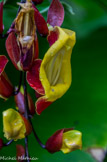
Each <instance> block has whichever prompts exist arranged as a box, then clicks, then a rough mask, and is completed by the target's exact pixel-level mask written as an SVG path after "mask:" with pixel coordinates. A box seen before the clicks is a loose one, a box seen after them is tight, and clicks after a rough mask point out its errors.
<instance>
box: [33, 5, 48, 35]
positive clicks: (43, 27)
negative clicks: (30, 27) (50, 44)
mask: <svg viewBox="0 0 107 162" xmlns="http://www.w3.org/2000/svg"><path fill="white" fill-rule="evenodd" d="M33 8H34V17H35V24H36V27H37V30H38V32H39V34H40V35H41V36H47V35H48V27H47V23H46V21H45V19H44V18H43V16H42V15H41V14H40V12H39V11H38V9H37V8H36V7H35V6H34V5H33Z"/></svg>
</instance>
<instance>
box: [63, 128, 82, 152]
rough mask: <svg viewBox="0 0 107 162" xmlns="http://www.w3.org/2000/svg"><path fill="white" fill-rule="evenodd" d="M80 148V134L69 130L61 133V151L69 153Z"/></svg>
mask: <svg viewBox="0 0 107 162" xmlns="http://www.w3.org/2000/svg"><path fill="white" fill-rule="evenodd" d="M81 148H82V133H81V132H79V131H77V130H71V131H68V132H64V133H63V142H62V147H61V149H60V150H61V151H62V152H63V153H65V154H66V153H69V152H72V151H74V150H77V149H81Z"/></svg>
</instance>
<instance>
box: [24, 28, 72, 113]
mask: <svg viewBox="0 0 107 162" xmlns="http://www.w3.org/2000/svg"><path fill="white" fill-rule="evenodd" d="M51 32H52V34H51ZM51 32H50V35H49V37H48V38H49V42H50V45H51V47H50V48H49V50H48V51H47V52H46V54H45V55H44V58H43V60H42V61H41V60H35V62H34V64H33V66H32V68H31V70H30V71H28V72H27V81H28V83H29V85H30V86H31V87H32V88H33V89H34V90H35V91H37V93H39V94H41V97H40V98H39V99H38V100H37V102H36V111H37V113H38V114H41V112H42V111H43V110H44V109H46V108H47V107H48V106H49V105H50V104H51V103H52V102H54V101H55V100H57V99H58V98H60V97H62V96H63V95H64V94H65V92H66V91H67V90H68V88H69V87H70V85H71V81H72V77H71V63H70V59H71V53H72V49H73V46H74V44H75V32H73V31H71V30H67V29H61V28H60V27H55V28H54V29H53V31H51ZM53 32H54V33H55V35H57V36H55V37H54V34H53ZM51 36H52V38H51ZM56 38H57V40H56ZM51 40H52V41H51Z"/></svg>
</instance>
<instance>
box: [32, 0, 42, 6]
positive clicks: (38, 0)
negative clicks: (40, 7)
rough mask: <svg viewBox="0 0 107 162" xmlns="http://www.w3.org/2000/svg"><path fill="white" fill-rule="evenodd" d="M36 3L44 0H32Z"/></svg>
mask: <svg viewBox="0 0 107 162" xmlns="http://www.w3.org/2000/svg"><path fill="white" fill-rule="evenodd" d="M32 1H33V2H34V3H35V4H36V5H37V4H40V3H42V2H43V0H32Z"/></svg>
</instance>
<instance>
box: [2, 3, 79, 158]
mask: <svg viewBox="0 0 107 162" xmlns="http://www.w3.org/2000/svg"><path fill="white" fill-rule="evenodd" d="M42 1H43V0H32V1H31V0H26V1H25V2H24V3H17V4H18V5H19V7H20V10H19V12H18V14H17V16H16V18H15V20H14V21H13V23H12V25H11V28H10V29H9V30H8V32H7V34H6V36H8V37H7V39H6V50H7V53H8V56H9V58H10V60H11V61H12V63H13V65H14V66H15V68H16V69H17V70H19V71H20V74H21V77H20V83H19V86H18V87H15V88H14V87H13V85H12V83H11V82H10V81H9V79H8V77H7V75H6V73H5V72H4V69H5V66H6V64H7V63H8V59H7V58H6V56H4V55H0V97H2V98H3V99H7V98H9V97H10V96H14V100H15V103H16V108H17V110H14V109H12V108H9V109H7V110H5V111H4V112H3V132H4V137H5V138H6V139H7V140H10V141H9V142H8V143H7V144H4V142H3V140H2V139H1V138H0V149H2V147H4V146H7V145H8V144H10V143H11V142H12V141H13V140H18V139H22V138H25V148H24V147H23V146H22V145H17V146H16V150H17V155H16V156H17V159H18V156H27V157H29V156H28V148H27V142H28V139H27V136H28V135H29V134H30V133H31V132H33V133H34V135H35V137H36V139H37V141H38V143H39V144H40V146H41V147H42V148H45V149H47V150H48V152H50V153H55V152H57V151H60V150H61V151H62V152H63V153H69V152H71V151H74V150H77V149H81V148H82V133H81V132H80V131H77V130H73V128H69V129H68V128H67V129H65V128H63V129H60V130H58V131H56V132H55V133H54V134H53V135H52V136H51V137H50V138H49V139H48V140H47V142H46V144H45V145H43V144H42V143H41V141H40V139H39V138H38V136H37V134H36V132H35V130H34V127H33V124H32V119H31V118H32V116H33V115H34V114H35V112H36V113H37V114H39V115H40V114H41V113H42V112H43V111H44V110H45V109H46V108H47V107H49V105H50V104H52V103H53V102H54V101H56V100H57V99H59V98H61V97H62V96H63V95H64V94H65V93H66V91H67V90H68V89H69V87H70V85H71V82H72V75H71V63H70V62H71V54H72V49H73V47H74V45H75V42H76V40H75V32H74V31H71V30H68V29H64V28H61V27H60V26H61V25H62V23H63V20H64V8H63V6H62V4H61V2H60V1H59V0H52V2H51V5H50V7H49V10H48V16H47V22H46V21H45V19H44V18H43V16H42V15H41V14H40V12H39V11H38V9H37V8H36V6H35V5H37V4H41V3H42ZM37 32H38V33H39V34H40V36H43V37H46V38H47V40H48V43H49V46H50V47H49V49H48V50H47V52H46V53H45V54H44V58H43V60H41V59H39V47H38V43H39V42H38V38H37ZM0 36H1V38H2V36H3V2H1V3H0ZM44 39H45V38H44ZM22 74H24V77H22ZM22 78H23V82H24V84H23V86H21V83H22ZM26 81H27V82H28V84H29V85H30V87H31V88H33V89H34V90H35V93H36V97H37V101H36V103H35V105H34V103H33V100H32V98H31V96H30V95H29V94H28V92H27V83H26ZM35 110H36V111H35Z"/></svg>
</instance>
